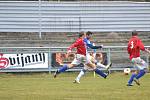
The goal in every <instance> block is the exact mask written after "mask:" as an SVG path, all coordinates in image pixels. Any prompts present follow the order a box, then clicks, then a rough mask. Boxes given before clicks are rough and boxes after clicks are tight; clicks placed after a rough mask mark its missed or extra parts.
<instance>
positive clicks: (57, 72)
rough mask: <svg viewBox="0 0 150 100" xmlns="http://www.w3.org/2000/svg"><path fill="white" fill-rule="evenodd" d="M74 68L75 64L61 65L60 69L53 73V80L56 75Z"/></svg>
mask: <svg viewBox="0 0 150 100" xmlns="http://www.w3.org/2000/svg"><path fill="white" fill-rule="evenodd" d="M74 66H76V65H75V64H68V65H67V64H65V65H63V66H62V67H60V68H59V69H57V70H56V72H55V73H54V78H56V77H57V75H58V74H60V73H62V72H65V71H66V70H68V69H69V68H72V67H74Z"/></svg>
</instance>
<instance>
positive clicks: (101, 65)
mask: <svg viewBox="0 0 150 100" xmlns="http://www.w3.org/2000/svg"><path fill="white" fill-rule="evenodd" d="M97 66H98V67H103V68H106V69H107V66H105V65H103V64H101V63H97Z"/></svg>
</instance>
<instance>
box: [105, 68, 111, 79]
mask: <svg viewBox="0 0 150 100" xmlns="http://www.w3.org/2000/svg"><path fill="white" fill-rule="evenodd" d="M109 74H110V71H109V70H108V71H107V72H106V73H105V75H106V77H104V78H105V79H106V78H107V77H108V76H109Z"/></svg>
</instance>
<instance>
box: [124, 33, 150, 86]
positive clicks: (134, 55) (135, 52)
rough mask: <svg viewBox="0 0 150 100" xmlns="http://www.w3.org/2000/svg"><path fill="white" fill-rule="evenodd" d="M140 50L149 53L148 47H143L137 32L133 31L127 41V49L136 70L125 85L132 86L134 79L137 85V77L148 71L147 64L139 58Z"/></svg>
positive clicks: (138, 83)
mask: <svg viewBox="0 0 150 100" xmlns="http://www.w3.org/2000/svg"><path fill="white" fill-rule="evenodd" d="M140 50H142V51H145V52H148V53H150V51H149V50H148V49H146V48H145V47H144V44H143V43H142V41H141V39H140V38H139V37H138V32H137V31H133V32H132V37H131V38H130V40H129V42H128V47H127V51H128V54H129V58H130V60H131V62H132V63H133V64H134V67H135V68H136V72H134V73H132V75H131V77H130V79H129V81H128V84H127V86H133V84H132V82H133V81H134V82H135V83H136V84H137V85H140V82H139V79H140V78H141V77H142V76H144V75H145V73H146V72H147V71H148V64H147V63H146V62H145V61H144V60H143V59H141V58H140Z"/></svg>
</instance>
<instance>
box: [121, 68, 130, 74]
mask: <svg viewBox="0 0 150 100" xmlns="http://www.w3.org/2000/svg"><path fill="white" fill-rule="evenodd" d="M123 72H124V74H125V75H128V74H129V73H130V72H131V69H130V68H125V69H124V71H123Z"/></svg>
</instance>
